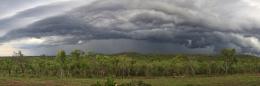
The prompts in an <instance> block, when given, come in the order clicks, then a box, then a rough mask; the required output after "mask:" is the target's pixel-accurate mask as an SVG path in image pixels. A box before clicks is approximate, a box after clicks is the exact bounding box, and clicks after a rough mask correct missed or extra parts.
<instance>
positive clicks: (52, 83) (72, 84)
mask: <svg viewBox="0 0 260 86" xmlns="http://www.w3.org/2000/svg"><path fill="white" fill-rule="evenodd" d="M133 80H142V81H144V82H145V83H149V84H151V85H152V86H260V82H259V81H260V75H228V76H211V77H206V76H195V77H153V78H147V77H135V78H128V79H116V82H117V83H124V82H130V81H133ZM97 81H101V82H104V81H105V79H75V78H67V79H58V78H10V77H9V78H6V77H5V78H4V77H2V78H0V85H1V86H90V85H91V84H94V83H96V82H97Z"/></svg>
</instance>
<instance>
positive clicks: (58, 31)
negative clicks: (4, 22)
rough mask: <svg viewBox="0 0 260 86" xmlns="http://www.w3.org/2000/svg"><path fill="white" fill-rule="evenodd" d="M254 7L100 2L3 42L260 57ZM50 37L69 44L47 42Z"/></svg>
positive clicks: (183, 1) (156, 0)
mask: <svg viewBox="0 0 260 86" xmlns="http://www.w3.org/2000/svg"><path fill="white" fill-rule="evenodd" d="M252 1H253V0H252ZM250 3H251V2H245V1H244V0H229V1H226V0H212V1H208V0H120V1H118V0H99V1H96V2H94V3H92V4H91V5H87V6H83V7H80V8H77V9H74V10H73V11H71V12H67V13H65V14H63V15H60V16H56V17H50V18H46V19H44V20H41V21H37V22H35V23H33V24H31V25H29V26H27V27H26V28H21V29H17V30H13V31H10V32H8V33H7V34H6V35H5V36H3V37H2V38H1V41H2V42H7V41H11V40H17V39H21V38H38V39H41V38H43V37H46V39H45V42H47V44H46V43H45V45H62V44H63V45H71V44H72V45H75V44H80V43H81V42H86V41H91V40H108V39H128V40H135V41H138V40H139V41H146V42H147V43H146V44H147V45H151V44H150V43H170V44H172V45H175V46H183V47H182V48H185V49H183V50H186V51H188V50H187V49H213V50H214V51H218V50H220V49H222V48H226V47H231V48H236V49H237V50H239V51H241V52H242V53H248V52H253V53H259V52H260V42H259V38H260V36H259V35H258V34H257V31H259V28H260V27H259V25H258V24H259V21H260V16H258V15H256V13H257V12H255V11H259V9H260V8H258V7H257V6H260V5H259V4H256V6H251V4H252V3H251V4H250ZM227 8H229V9H227ZM52 36H57V37H61V38H62V37H67V38H64V39H62V40H59V41H57V40H53V39H48V37H52ZM172 45H169V46H172ZM169 46H168V47H169ZM125 47H133V46H125ZM151 47H152V46H150V48H149V49H152V48H151ZM155 47H156V46H155ZM159 50H160V49H159ZM144 51H145V50H144ZM162 51H163V50H162ZM163 52H166V51H163ZM190 52H194V51H190Z"/></svg>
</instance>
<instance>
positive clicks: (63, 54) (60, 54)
mask: <svg viewBox="0 0 260 86" xmlns="http://www.w3.org/2000/svg"><path fill="white" fill-rule="evenodd" d="M56 61H57V62H58V63H59V65H60V77H63V76H64V69H65V61H66V52H65V51H64V50H60V51H59V52H58V53H57V55H56Z"/></svg>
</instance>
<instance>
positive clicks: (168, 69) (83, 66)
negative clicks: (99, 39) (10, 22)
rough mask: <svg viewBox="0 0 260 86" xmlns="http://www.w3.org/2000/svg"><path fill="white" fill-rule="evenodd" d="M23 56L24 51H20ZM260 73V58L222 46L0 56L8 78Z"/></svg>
mask: <svg viewBox="0 0 260 86" xmlns="http://www.w3.org/2000/svg"><path fill="white" fill-rule="evenodd" d="M21 55H22V54H21ZM244 73H260V59H259V58H258V57H254V56H250V55H237V54H236V51H235V49H223V50H222V51H221V52H220V54H217V55H185V54H182V55H181V54H180V55H161V54H150V55H144V54H137V53H122V54H114V55H104V54H94V53H86V52H83V51H81V50H74V51H73V52H71V53H70V54H66V52H65V51H63V50H61V51H59V52H58V53H57V55H56V56H55V57H46V56H40V57H26V56H15V57H13V58H0V76H7V77H61V78H63V77H79V78H91V77H108V76H114V77H123V78H124V77H133V76H186V75H187V76H193V75H225V74H244Z"/></svg>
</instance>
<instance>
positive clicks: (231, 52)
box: [221, 48, 237, 74]
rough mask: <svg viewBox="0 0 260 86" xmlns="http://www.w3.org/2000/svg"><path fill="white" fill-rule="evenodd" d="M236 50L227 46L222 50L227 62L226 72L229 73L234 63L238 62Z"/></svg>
mask: <svg viewBox="0 0 260 86" xmlns="http://www.w3.org/2000/svg"><path fill="white" fill-rule="evenodd" d="M235 54H236V50H235V49H230V48H226V49H223V50H222V51H221V55H222V57H224V62H225V66H224V67H225V70H224V71H225V73H226V74H228V73H230V72H231V70H230V69H231V67H232V65H233V64H235V63H236V61H237V59H236V58H235Z"/></svg>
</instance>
